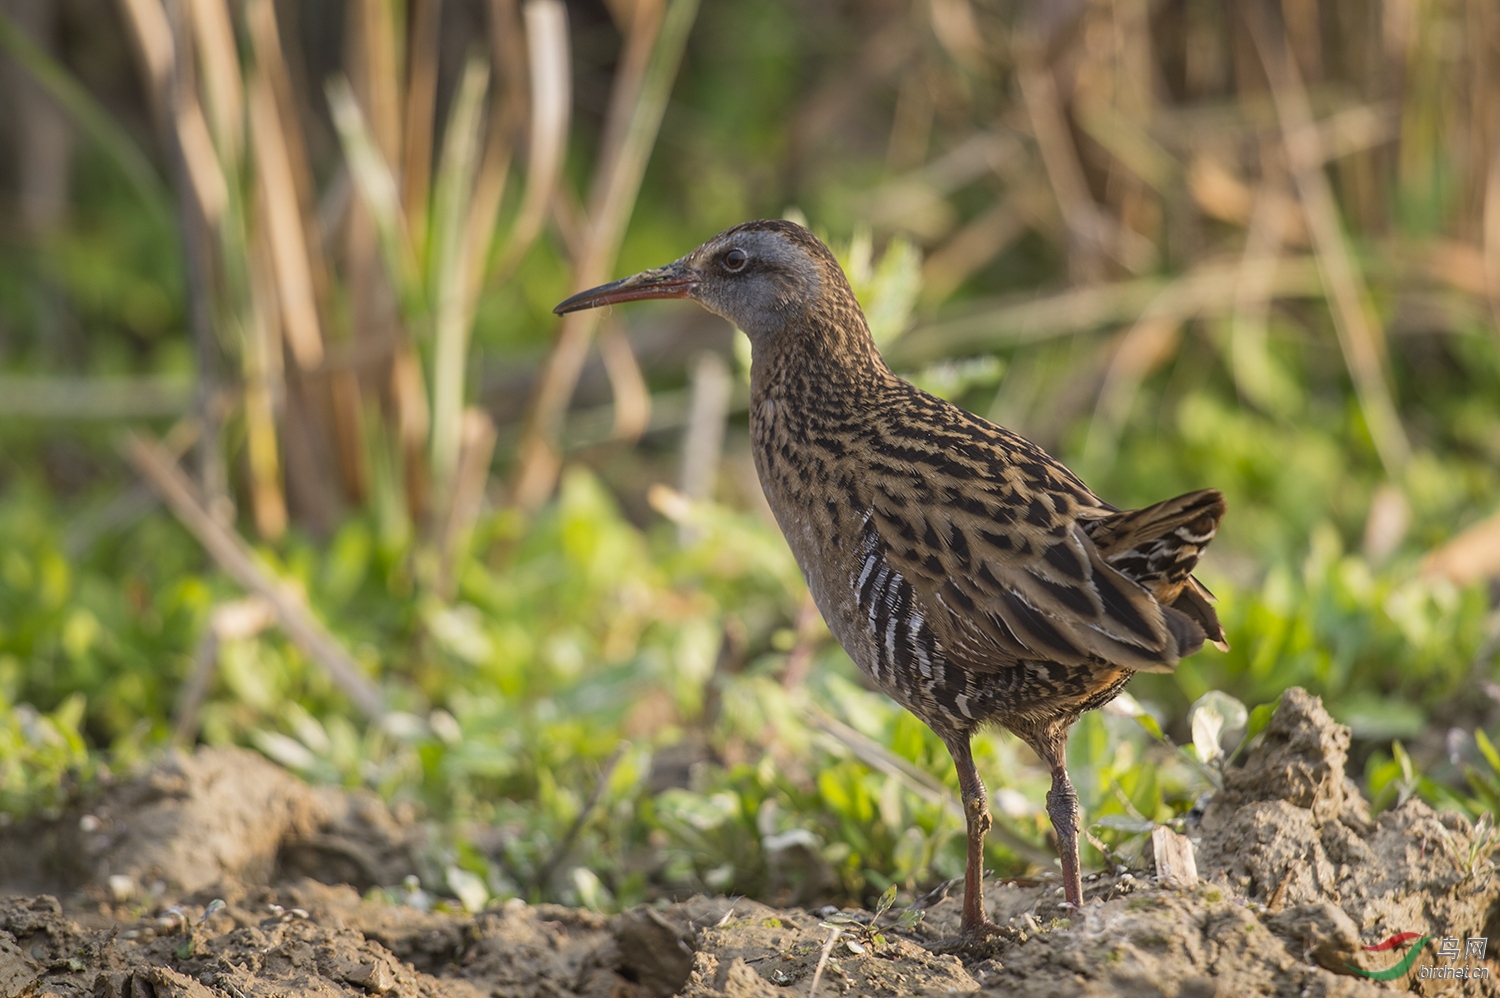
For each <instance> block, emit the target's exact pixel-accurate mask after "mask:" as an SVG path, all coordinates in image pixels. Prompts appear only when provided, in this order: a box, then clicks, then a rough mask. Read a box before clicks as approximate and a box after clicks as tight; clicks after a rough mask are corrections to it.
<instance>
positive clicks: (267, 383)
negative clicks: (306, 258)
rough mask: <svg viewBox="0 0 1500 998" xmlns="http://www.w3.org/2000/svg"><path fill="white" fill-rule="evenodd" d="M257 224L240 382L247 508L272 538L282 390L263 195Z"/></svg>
mask: <svg viewBox="0 0 1500 998" xmlns="http://www.w3.org/2000/svg"><path fill="white" fill-rule="evenodd" d="M257 201H259V207H260V209H261V210H260V214H261V216H262V224H261V225H260V226H259V227H258V229H257V231H256V232H255V233H254V234H252V235H251V236H250V238H249V240H248V244H247V246H246V248H245V250H246V252H245V256H246V260H245V264H246V267H245V269H246V278H247V283H248V285H249V287H248V289H247V290H248V292H249V295H248V297H249V301H248V302H247V303H246V307H245V309H244V316H245V318H244V326H245V328H244V330H243V335H242V337H241V342H242V346H241V350H242V354H243V356H242V358H241V373H242V376H243V378H244V382H245V399H244V405H245V430H246V451H247V458H248V461H247V463H248V467H249V471H250V507H251V513H252V516H253V517H254V519H255V529H256V532H257V533H258V534H260V536H261V537H263V538H266V539H267V540H276V539H277V538H279V537H281V535H282V534H283V533H284V532H285V531H286V525H287V508H286V497H285V492H284V489H283V487H282V468H281V457H280V454H279V453H278V447H277V439H276V423H277V417H278V416H279V415H280V413H279V412H278V409H279V408H280V405H279V402H280V399H281V398H282V396H283V394H284V392H285V383H284V381H283V371H282V365H281V356H282V327H281V321H280V319H281V313H280V308H279V302H278V299H277V294H276V279H275V277H274V269H275V262H274V261H273V260H272V259H271V256H272V254H273V253H274V252H275V249H274V247H273V246H272V243H271V241H270V240H269V239H268V238H266V237H265V235H264V233H265V231H266V230H267V228H268V226H267V225H266V224H265V219H264V216H265V214H266V206H265V202H264V198H263V197H262V198H258V199H257Z"/></svg>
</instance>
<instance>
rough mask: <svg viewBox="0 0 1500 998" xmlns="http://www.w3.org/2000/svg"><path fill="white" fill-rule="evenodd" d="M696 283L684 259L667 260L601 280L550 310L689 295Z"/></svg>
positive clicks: (562, 312)
mask: <svg viewBox="0 0 1500 998" xmlns="http://www.w3.org/2000/svg"><path fill="white" fill-rule="evenodd" d="M697 287H698V275H697V274H696V273H695V272H694V271H693V269H692V268H691V267H689V266H688V265H687V264H685V263H681V262H679V263H669V264H667V265H666V266H665V267H657V268H656V269H655V270H646V271H642V272H641V273H639V274H636V275H635V276H634V277H627V278H625V279H624V280H620V281H614V282H612V283H610V284H601V285H599V286H598V287H597V288H590V289H589V290H587V291H580V292H579V293H578V294H576V295H574V296H573V297H572V298H569V299H568V300H567V301H565V302H563V303H562V304H561V305H558V306H557V307H556V308H554V309H553V310H552V311H553V313H555V314H557V315H566V314H568V313H569V312H581V311H582V310H584V309H586V308H598V307H599V306H601V305H618V304H620V303H621V302H627V301H640V300H641V299H643V298H691V297H692V296H693V292H694V291H695V290H697Z"/></svg>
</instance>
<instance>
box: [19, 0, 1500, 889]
mask: <svg viewBox="0 0 1500 998" xmlns="http://www.w3.org/2000/svg"><path fill="white" fill-rule="evenodd" d="M0 14H3V17H0V51H3V56H4V59H3V66H0V72H3V74H4V75H3V79H4V83H3V86H0V105H3V107H4V111H3V113H0V821H9V820H14V819H15V818H17V817H19V816H23V815H26V814H30V813H34V812H38V811H40V812H42V813H47V812H49V811H50V810H53V809H56V808H57V807H58V806H59V805H60V804H61V803H62V802H63V801H64V800H66V799H67V798H68V795H70V794H72V793H74V792H76V791H77V790H78V788H80V787H87V786H89V785H91V784H93V783H95V782H96V781H98V780H101V779H109V778H112V775H113V774H118V773H120V772H122V771H128V770H129V769H130V768H131V767H134V766H136V765H139V764H141V763H142V762H143V761H145V760H149V759H151V758H153V757H155V756H156V755H158V754H159V753H161V752H163V751H165V750H167V749H168V748H169V747H170V746H173V745H176V746H182V747H186V746H191V745H193V744H195V743H197V742H205V743H209V744H230V743H238V744H246V745H250V746H254V747H256V748H258V749H259V750H261V751H263V752H264V753H266V754H267V755H269V756H270V757H272V758H274V759H276V760H278V761H280V762H282V763H283V764H285V765H287V766H289V767H291V768H293V769H295V770H296V771H298V772H300V773H302V774H304V775H305V776H307V777H308V778H310V779H314V780H323V781H331V782H339V783H343V784H346V785H349V786H363V787H369V788H371V789H374V790H375V791H377V792H379V793H380V794H382V795H384V796H385V797H387V798H388V799H391V800H393V801H405V802H409V803H411V804H413V805H416V806H417V807H418V808H419V810H420V812H421V813H422V814H424V815H426V818H427V820H428V821H430V822H431V824H432V828H433V831H434V834H433V836H432V842H433V845H432V849H431V855H430V856H429V857H428V863H429V867H430V875H429V876H428V877H427V878H424V879H425V880H427V881H428V883H427V884H426V886H427V887H428V888H429V889H431V890H435V891H436V892H438V893H440V894H443V895H445V896H449V897H456V898H457V899H459V901H461V902H462V903H463V904H465V905H467V906H470V907H474V906H477V905H482V904H483V903H485V902H486V900H487V899H489V898H492V897H508V896H521V897H525V898H528V899H531V900H542V899H548V900H562V901H565V902H568V903H574V904H583V905H588V906H591V907H597V908H604V909H608V908H612V907H615V906H618V905H624V904H630V903H635V902H637V901H639V900H642V899H648V898H652V897H657V896H662V895H677V894H683V893H688V892H692V891H697V890H713V891H724V892H734V893H745V894H750V895H753V896H756V897H761V898H765V899H768V900H772V901H782V902H787V901H796V902H801V903H814V902H816V903H822V902H824V901H827V900H834V901H850V900H854V901H864V902H866V903H869V902H871V901H873V899H874V898H875V897H876V896H878V895H880V894H881V892H882V891H884V890H885V889H886V888H887V887H889V886H891V885H896V886H897V887H898V889H899V890H901V891H903V892H906V893H907V894H908V895H912V896H914V895H917V894H920V893H921V892H922V891H924V890H926V889H928V888H930V887H932V886H933V885H934V884H937V883H939V882H941V881H942V880H944V879H946V878H950V877H955V876H959V875H961V872H962V867H963V854H964V840H963V834H962V833H963V827H964V823H963V818H962V814H961V812H960V811H959V810H958V805H957V794H956V783H955V781H954V777H953V773H952V771H951V765H950V764H949V762H948V759H947V756H946V754H945V753H944V751H943V749H942V747H941V744H940V743H939V742H938V741H937V740H936V739H935V738H934V737H933V736H932V735H931V733H930V732H928V731H927V730H926V729H925V728H924V727H923V726H922V725H921V724H920V723H918V722H917V721H915V720H914V719H913V718H912V717H910V716H909V715H907V714H905V713H904V712H902V711H900V710H899V709H897V708H896V707H894V706H893V705H892V704H891V703H890V702H889V701H887V700H886V699H885V698H883V697H882V696H880V695H879V694H876V693H873V692H871V691H870V690H869V689H868V688H867V687H866V686H865V685H864V684H863V683H862V681H861V679H860V677H859V675H858V673H857V671H856V670H855V669H854V668H853V666H852V665H851V664H850V663H849V661H848V659H847V658H846V657H845V656H844V654H843V652H842V651H841V650H840V649H839V648H838V647H837V646H836V644H834V643H833V642H832V641H831V639H830V638H829V635H828V633H827V631H826V629H825V628H824V627H823V625H822V623H821V621H820V620H819V619H818V616H817V613H816V611H815V610H814V609H813V608H812V606H811V604H810V602H809V600H808V598H807V596H806V593H805V589H804V587H803V584H802V581H801V578H800V576H799V574H798V572H797V570H796V567H795V565H794V564H793V563H792V561H791V558H790V555H789V553H788V552H787V550H786V548H785V546H784V543H783V541H782V539H781V537H780V534H779V533H778V532H777V530H776V529H775V526H774V524H773V523H772V522H771V521H770V519H769V515H768V512H767V510H766V508H765V506H764V502H763V500H762V498H761V496H760V491H759V487H758V485H757V483H756V481H755V477H754V472H753V469H752V468H751V464H750V459H749V454H748V445H747V440H746V432H745V412H744V409H745V401H746V397H747V394H748V383H747V379H746V371H747V361H748V350H747V348H746V344H745V343H744V341H743V337H739V336H738V335H737V334H735V333H734V332H733V331H732V330H731V329H729V328H728V327H727V326H725V325H724V324H723V323H722V322H721V321H720V320H718V319H716V318H714V317H712V316H709V315H707V314H706V313H704V312H702V311H701V310H699V309H696V308H694V307H691V306H686V305H662V306H650V307H637V308H633V309H628V310H619V311H616V312H613V313H610V314H605V315H602V316H601V315H599V314H598V313H592V312H589V313H580V314H578V315H574V316H569V317H568V318H567V319H566V320H563V321H558V320H556V319H554V318H553V317H552V315H551V314H550V311H549V310H550V308H551V306H552V305H553V304H554V303H556V302H557V301H559V300H561V299H562V298H563V297H565V296H566V295H567V294H569V293H570V292H572V291H574V290H578V289H581V288H584V287H588V286H591V285H593V284H597V283H600V282H602V281H604V280H608V279H611V278H613V277H615V276H618V275H621V274H625V273H630V272H633V271H635V270H637V269H641V268H644V267H648V266H654V265H657V264H660V263H663V262H666V261H668V260H671V259H674V258H676V257H677V256H679V255H681V254H682V253H685V252H686V251H687V250H689V249H691V248H692V247H693V246H695V245H697V244H698V243H699V242H700V241H702V240H703V239H705V238H707V237H708V236H710V235H712V234H713V233H715V232H717V231H719V230H721V229H723V228H725V227H727V226H729V225H732V224H734V223H736V222H739V221H743V220H745V219H748V218H753V217H760V216H768V215H782V214H787V215H790V216H791V217H795V218H797V219H799V220H803V221H805V222H806V223H807V224H809V225H810V226H811V227H812V228H813V229H814V230H815V231H817V232H819V233H820V234H821V235H823V236H824V237H825V239H827V240H828V241H829V243H830V244H831V245H832V246H833V247H834V248H835V249H836V251H837V252H838V253H839V255H840V257H841V259H842V260H843V261H844V262H845V265H846V268H847V269H848V271H849V273H850V276H851V279H852V281H853V283H854V285H855V287H856V290H857V291H858V293H859V294H860V296H861V298H862V300H863V302H864V303H865V305H866V308H867V311H868V312H869V315H870V318H871V324H872V327H873V328H874V331H875V333H876V336H877V338H878V339H879V341H880V343H881V345H882V348H883V349H884V350H885V352H886V354H887V356H888V358H889V359H890V361H891V363H892V364H893V366H894V367H895V368H896V369H897V370H898V371H900V372H902V373H904V374H905V375H907V376H908V377H910V378H912V379H913V380H915V381H916V382H917V383H918V384H920V385H922V386H923V387H924V388H927V389H928V390H930V391H933V392H936V393H938V394H940V395H943V396H945V397H948V398H951V399H953V400H954V401H957V402H959V403H960V404H963V405H965V406H966V407H968V408H970V409H972V410H974V411H976V412H979V413H981V414H983V415H986V416H988V417H990V418H992V419H995V420H997V421H999V422H1002V423H1004V424H1006V425H1008V426H1011V427H1013V428H1015V429H1017V430H1019V431H1020V432H1022V433H1024V434H1026V435H1028V436H1030V437H1031V438H1033V439H1035V440H1036V441H1038V442H1039V443H1041V444H1042V445H1044V446H1045V447H1047V448H1049V449H1050V450H1052V452H1053V453H1054V454H1056V455H1057V456H1059V457H1060V458H1062V459H1063V460H1064V461H1066V462H1067V463H1068V464H1070V465H1071V466H1072V467H1073V468H1075V469H1076V470H1077V471H1078V472H1079V473H1080V474H1081V475H1082V476H1083V477H1084V478H1085V479H1086V480H1087V481H1088V482H1089V483H1090V484H1091V485H1092V487H1093V488H1094V489H1095V490H1096V491H1098V492H1099V493H1100V494H1101V495H1103V496H1105V497H1106V498H1108V499H1109V500H1110V501H1112V502H1114V503H1116V504H1118V505H1120V506H1126V507H1128V506H1133V505H1141V504H1145V503H1149V502H1152V501H1155V500H1158V499H1161V498H1163V497H1165V496H1170V495H1173V494H1176V493H1178V492H1183V491H1186V490H1188V489H1193V488H1199V487H1204V486H1216V487H1218V488H1220V489H1222V490H1223V491H1224V492H1225V493H1226V495H1227V496H1228V499H1229V509H1230V512H1229V515H1228V517H1227V519H1226V520H1225V523H1224V527H1223V529H1222V531H1221V533H1220V535H1219V537H1218V539H1217V540H1216V541H1215V544H1214V547H1213V549H1212V551H1211V552H1210V554H1209V556H1208V558H1207V560H1206V562H1205V564H1204V566H1203V571H1202V573H1201V575H1202V578H1203V579H1204V580H1205V581H1206V582H1207V584H1208V585H1209V586H1210V587H1211V588H1212V589H1214V590H1215V591H1216V592H1217V593H1218V595H1219V597H1220V599H1221V603H1220V613H1221V615H1222V616H1223V618H1224V620H1225V623H1226V625H1227V628H1228V632H1229V637H1230V642H1231V644H1232V646H1233V650H1232V651H1230V652H1229V653H1227V654H1220V653H1217V652H1214V651H1211V650H1210V651H1206V652H1204V653H1203V654H1200V655H1198V656H1196V657H1194V658H1192V659H1189V660H1187V661H1184V662H1183V663H1182V665H1181V666H1180V667H1179V668H1178V670H1177V672H1176V673H1175V674H1173V675H1170V676H1157V675H1153V676H1141V677H1138V678H1137V679H1136V680H1134V681H1133V682H1132V684H1131V686H1130V687H1129V696H1127V697H1123V698H1122V699H1121V701H1120V702H1118V703H1117V704H1116V705H1114V706H1113V707H1112V708H1110V709H1109V710H1106V711H1104V712H1098V713H1095V714H1091V715H1090V716H1088V717H1086V718H1084V720H1083V721H1082V722H1081V723H1080V724H1079V726H1078V728H1077V729H1076V731H1075V733H1074V736H1073V739H1072V743H1071V745H1070V749H1069V755H1070V758H1069V762H1070V769H1071V770H1072V772H1073V774H1074V777H1075V780H1076V782H1077V783H1078V786H1079V791H1080V794H1081V796H1082V797H1083V806H1084V809H1085V814H1086V819H1087V822H1088V823H1089V825H1090V845H1089V847H1088V848H1087V849H1086V856H1085V860H1086V863H1087V864H1088V865H1092V866H1094V867H1096V868H1097V866H1098V865H1099V864H1101V863H1103V862H1105V861H1106V859H1108V860H1109V861H1116V860H1118V859H1121V858H1123V859H1125V860H1127V861H1128V860H1129V859H1131V858H1132V857H1134V856H1135V855H1136V854H1137V853H1138V852H1139V850H1140V848H1141V844H1142V842H1143V841H1144V835H1145V833H1146V832H1148V831H1149V830H1150V828H1151V827H1153V825H1154V824H1155V823H1158V822H1181V821H1182V820H1184V816H1185V815H1186V814H1187V813H1188V812H1189V811H1190V809H1191V808H1192V806H1193V805H1194V803H1195V802H1196V801H1197V800H1198V799H1199V798H1200V797H1201V795H1202V794H1203V793H1205V792H1207V791H1209V790H1210V789H1211V788H1212V787H1213V786H1214V785H1215V783H1216V781H1217V780H1218V778H1219V773H1220V769H1221V767H1222V766H1223V765H1224V764H1225V762H1226V751H1227V752H1229V753H1231V755H1232V753H1233V751H1234V750H1235V747H1236V745H1238V744H1241V743H1242V740H1243V739H1244V737H1245V736H1246V735H1247V734H1249V735H1251V736H1253V735H1254V733H1255V731H1256V730H1257V726H1258V725H1259V724H1260V723H1263V721H1264V718H1265V717H1266V716H1267V710H1266V705H1268V704H1272V703H1274V701H1275V700H1276V698H1277V697H1278V696H1279V695H1280V693H1281V691H1282V690H1284V689H1285V688H1286V687H1287V686H1289V685H1293V684H1300V685H1303V686H1306V687H1308V688H1309V689H1310V690H1312V691H1313V692H1314V693H1317V694H1319V695H1321V696H1322V697H1324V698H1325V701H1326V703H1327V704H1328V706H1329V708H1330V710H1331V711H1332V712H1333V714H1334V715H1335V716H1336V717H1337V718H1338V719H1340V720H1341V721H1343V722H1344V723H1346V724H1348V725H1349V726H1350V727H1351V728H1352V729H1353V732H1354V736H1355V749H1354V753H1353V761H1354V767H1355V770H1356V771H1355V772H1354V774H1353V775H1354V776H1355V777H1356V778H1357V779H1361V780H1362V781H1363V783H1364V787H1365V790H1366V792H1367V793H1369V794H1370V795H1371V796H1372V798H1373V799H1374V800H1375V801H1376V803H1377V805H1378V806H1387V805H1389V804H1391V803H1393V802H1395V801H1397V800H1402V799H1405V798H1406V797H1407V796H1409V795H1411V794H1413V793H1419V794H1422V795H1423V796H1425V797H1427V798H1428V799H1429V800H1432V801H1434V802H1435V803H1438V804H1440V805H1442V806H1446V807H1453V808H1457V809H1460V810H1462V811H1464V812H1466V813H1468V814H1469V815H1470V816H1471V817H1478V816H1480V815H1481V814H1483V813H1484V812H1486V811H1489V810H1492V809H1493V808H1494V807H1496V806H1497V805H1500V754H1497V753H1496V751H1495V749H1494V747H1493V744H1492V741H1493V740H1500V673H1497V662H1496V659H1497V652H1500V613H1497V611H1496V609H1495V607H1496V604H1497V602H1500V588H1497V583H1496V581H1495V580H1496V578H1497V577H1500V333H1497V317H1500V7H1497V6H1496V5H1495V4H1494V3H1492V2H1491V0H1251V2H1246V3H1239V4H1222V3H1216V2H1211V0H1031V2H1019V0H799V2H795V3H794V2H790V0H785V2H766V3H759V4H716V3H705V4H702V5H700V4H699V3H698V2H697V0H594V2H585V0H579V2H573V3H568V4H566V5H564V4H563V3H562V2H561V0H406V2H402V0H345V2H342V3H339V2H333V0H319V2H304V3H294V2H288V0H118V2H113V3H103V2H99V0H4V2H0ZM978 742H979V743H978V745H977V747H976V752H977V755H978V757H979V761H980V767H981V772H982V774H983V775H984V777H985V779H986V781H987V782H988V783H989V785H990V787H991V792H992V800H993V805H994V809H995V812H996V818H997V832H996V833H995V834H994V835H992V837H991V845H990V855H989V860H990V864H991V865H992V866H993V867H994V868H995V869H996V870H998V871H999V872H1001V873H1003V874H1007V875H1020V874H1024V873H1026V872H1027V871H1028V870H1035V869H1037V868H1039V867H1044V866H1047V865H1049V864H1050V863H1051V862H1052V859H1051V853H1050V850H1049V849H1048V848H1047V843H1046V841H1045V838H1044V835H1045V833H1046V830H1047V829H1048V827H1049V826H1048V822H1047V819H1046V816H1045V813H1044V811H1043V810H1042V805H1043V795H1044V792H1045V788H1046V786H1047V774H1046V773H1045V771H1044V770H1042V769H1041V768H1040V767H1039V766H1038V764H1037V762H1036V760H1035V759H1034V758H1033V757H1032V756H1031V755H1030V753H1029V751H1028V750H1026V749H1025V748H1024V746H1021V745H1020V744H1019V743H1018V742H1017V741H1016V740H1015V739H1013V738H1011V737H1010V736H1009V735H1006V734H1001V733H996V734H993V735H987V736H983V737H981V738H980V739H979V740H978ZM1179 745H1181V746H1184V747H1181V748H1179V747H1178V746H1179ZM400 896H401V897H404V898H405V899H406V900H412V899H413V898H419V897H426V894H425V893H421V894H415V893H408V894H407V895H400Z"/></svg>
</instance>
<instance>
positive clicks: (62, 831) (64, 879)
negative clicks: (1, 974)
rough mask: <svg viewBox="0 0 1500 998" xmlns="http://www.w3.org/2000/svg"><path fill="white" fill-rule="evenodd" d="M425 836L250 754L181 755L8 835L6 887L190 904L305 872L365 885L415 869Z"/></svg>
mask: <svg viewBox="0 0 1500 998" xmlns="http://www.w3.org/2000/svg"><path fill="white" fill-rule="evenodd" d="M420 844H421V833H420V830H419V829H418V828H417V827H416V825H415V823H414V822H413V821H412V820H411V817H410V816H409V815H403V816H396V815H392V813H391V812H390V810H389V809H388V808H386V806H385V804H384V803H383V802H382V801H381V800H380V799H379V798H378V797H376V796H375V795H373V794H370V793H364V792H360V793H349V792H347V791H344V790H338V789H335V788H331V787H310V786H308V785H307V784H306V783H303V782H302V781H301V780H299V779H297V778H296V777H295V776H292V775H291V774H289V773H287V772H286V771H285V770H283V769H281V768H279V767H278V766H275V765H273V764H272V763H270V762H269V761H267V760H266V759H265V757H264V756H261V755H257V754H256V753H254V752H249V751H246V750H244V749H236V748H223V749H212V748H205V749H202V750H200V751H199V752H198V753H196V754H195V755H191V756H184V755H182V754H180V753H176V752H174V753H172V754H170V755H168V756H167V757H166V758H165V759H164V760H162V761H161V762H160V763H158V764H157V765H156V766H155V767H153V768H152V769H151V770H150V772H148V773H147V774H146V775H145V776H144V777H142V778H140V779H136V780H131V781H128V782H123V783H120V784H118V785H115V786H112V787H109V788H107V789H106V790H105V791H104V792H103V793H102V794H101V795H100V796H99V797H98V799H96V800H93V801H89V802H87V803H86V804H83V805H79V806H77V807H75V808H74V809H73V810H72V811H70V812H69V813H68V814H67V815H66V816H65V817H64V818H63V819H61V820H59V821H53V822H45V821H30V822H26V823H23V824H22V825H21V826H20V827H18V828H11V829H6V830H3V831H0V890H7V889H8V890H11V891H25V892H27V893H43V892H45V893H51V894H68V893H72V892H75V891H79V890H87V889H88V888H90V887H93V888H96V889H103V890H107V891H109V893H110V894H111V895H112V896H113V897H114V898H115V899H117V900H122V901H123V900H129V899H130V898H132V897H136V896H152V897H156V898H182V897H185V896H188V895H192V894H194V893H195V892H198V891H202V890H207V889H210V888H217V887H223V886H225V885H230V886H231V887H232V886H233V885H252V886H253V885H256V884H265V883H270V882H273V881H276V880H285V879H292V878H295V877H297V876H303V875H306V876H312V877H315V878H317V879H319V880H322V881H324V882H326V883H349V884H353V885H355V886H356V887H358V888H360V889H361V890H364V889H366V888H368V887H372V886H377V885H381V884H394V883H399V882H401V880H402V878H404V877H405V876H407V875H408V874H410V873H412V872H413V871H414V869H415V867H414V858H415V852H416V850H417V849H418V847H419V846H420Z"/></svg>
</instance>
